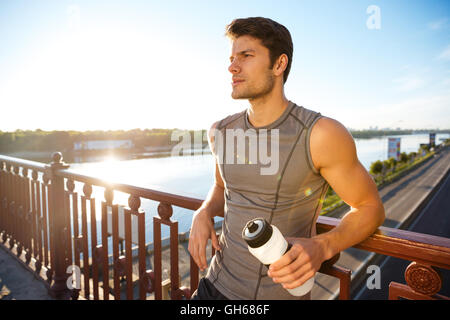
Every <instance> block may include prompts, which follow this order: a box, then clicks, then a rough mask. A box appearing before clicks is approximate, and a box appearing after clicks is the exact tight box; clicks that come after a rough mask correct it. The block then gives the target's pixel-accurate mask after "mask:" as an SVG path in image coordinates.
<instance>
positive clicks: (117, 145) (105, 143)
mask: <svg viewBox="0 0 450 320" xmlns="http://www.w3.org/2000/svg"><path fill="white" fill-rule="evenodd" d="M133 147H134V144H133V141H131V140H91V141H81V142H75V143H74V144H73V150H74V151H84V150H108V149H131V148H133Z"/></svg>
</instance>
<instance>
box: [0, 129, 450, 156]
mask: <svg viewBox="0 0 450 320" xmlns="http://www.w3.org/2000/svg"><path fill="white" fill-rule="evenodd" d="M174 130H179V129H145V130H141V129H133V130H127V131H125V130H113V131H44V130H40V129H37V130H34V131H31V130H16V131H14V132H2V131H0V153H12V152H21V151H55V150H58V151H61V152H67V151H72V150H73V147H74V143H75V142H82V141H92V140H131V141H132V142H133V144H134V146H135V149H136V151H138V150H144V147H164V146H170V145H173V144H176V143H177V142H178V141H172V139H171V137H172V132H173V131H174ZM186 131H187V130H186ZM189 132H190V134H191V136H192V137H193V136H194V135H198V136H200V137H202V135H203V133H204V132H205V130H196V131H194V130H190V131H189ZM428 132H436V133H448V132H450V130H387V131H386V130H358V131H356V130H350V133H351V134H352V136H353V137H354V138H372V137H376V136H386V135H399V134H411V133H428ZM192 141H194V140H192Z"/></svg>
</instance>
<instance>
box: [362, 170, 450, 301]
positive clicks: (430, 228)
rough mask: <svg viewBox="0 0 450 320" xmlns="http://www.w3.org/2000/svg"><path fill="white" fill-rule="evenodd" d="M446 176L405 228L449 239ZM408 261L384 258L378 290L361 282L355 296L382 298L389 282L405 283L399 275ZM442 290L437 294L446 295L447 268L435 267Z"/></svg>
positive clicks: (448, 179) (449, 273)
mask: <svg viewBox="0 0 450 320" xmlns="http://www.w3.org/2000/svg"><path fill="white" fill-rule="evenodd" d="M449 208H450V175H447V177H446V178H445V182H444V183H443V184H442V185H441V186H440V188H439V190H438V191H437V192H436V193H435V194H434V196H433V198H432V199H431V201H430V202H429V203H428V205H427V206H426V207H425V208H424V209H423V210H422V211H421V212H420V213H419V215H418V217H417V218H416V219H415V220H414V222H413V223H412V224H411V226H409V227H408V228H407V230H410V231H414V232H420V233H426V234H432V235H435V236H440V237H446V238H450V219H449V213H450V209H449ZM409 263H410V261H405V260H401V259H398V258H393V257H387V258H384V259H383V260H382V261H381V262H380V264H379V265H380V279H381V287H380V289H372V290H369V289H367V287H366V286H365V285H364V284H363V285H361V287H360V288H359V290H355V291H356V295H355V299H361V300H384V299H387V297H388V295H389V283H390V282H391V281H395V282H399V283H403V284H404V283H405V279H404V277H403V274H404V272H405V270H406V267H407V266H408V265H409ZM439 271H440V273H441V276H442V289H441V291H440V292H439V294H442V295H444V296H447V297H450V270H446V269H439Z"/></svg>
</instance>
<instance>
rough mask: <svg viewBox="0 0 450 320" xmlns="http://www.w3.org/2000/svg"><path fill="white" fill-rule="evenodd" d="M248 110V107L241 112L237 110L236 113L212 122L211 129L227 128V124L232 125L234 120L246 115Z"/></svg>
mask: <svg viewBox="0 0 450 320" xmlns="http://www.w3.org/2000/svg"><path fill="white" fill-rule="evenodd" d="M246 112H247V109H245V110H242V111H240V112H236V113H234V114H231V115H229V116H226V117H225V118H223V119H221V120H218V121H216V122H214V123H213V124H212V126H211V129H218V130H220V129H222V128H225V127H226V126H228V125H230V124H231V123H233V122H234V121H236V120H238V119H240V118H242V117H244V116H245V114H246Z"/></svg>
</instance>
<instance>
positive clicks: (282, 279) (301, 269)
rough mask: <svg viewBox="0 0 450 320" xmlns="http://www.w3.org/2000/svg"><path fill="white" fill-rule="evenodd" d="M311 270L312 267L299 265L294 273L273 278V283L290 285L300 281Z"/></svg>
mask: <svg viewBox="0 0 450 320" xmlns="http://www.w3.org/2000/svg"><path fill="white" fill-rule="evenodd" d="M310 270H311V265H310V264H309V263H307V264H299V265H298V266H296V267H295V269H294V268H293V270H292V272H289V273H286V274H284V275H282V276H277V277H274V278H273V281H274V282H276V283H282V284H290V283H292V282H294V281H297V280H298V279H300V278H301V277H302V276H303V275H304V274H306V273H307V272H309V271H310Z"/></svg>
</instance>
